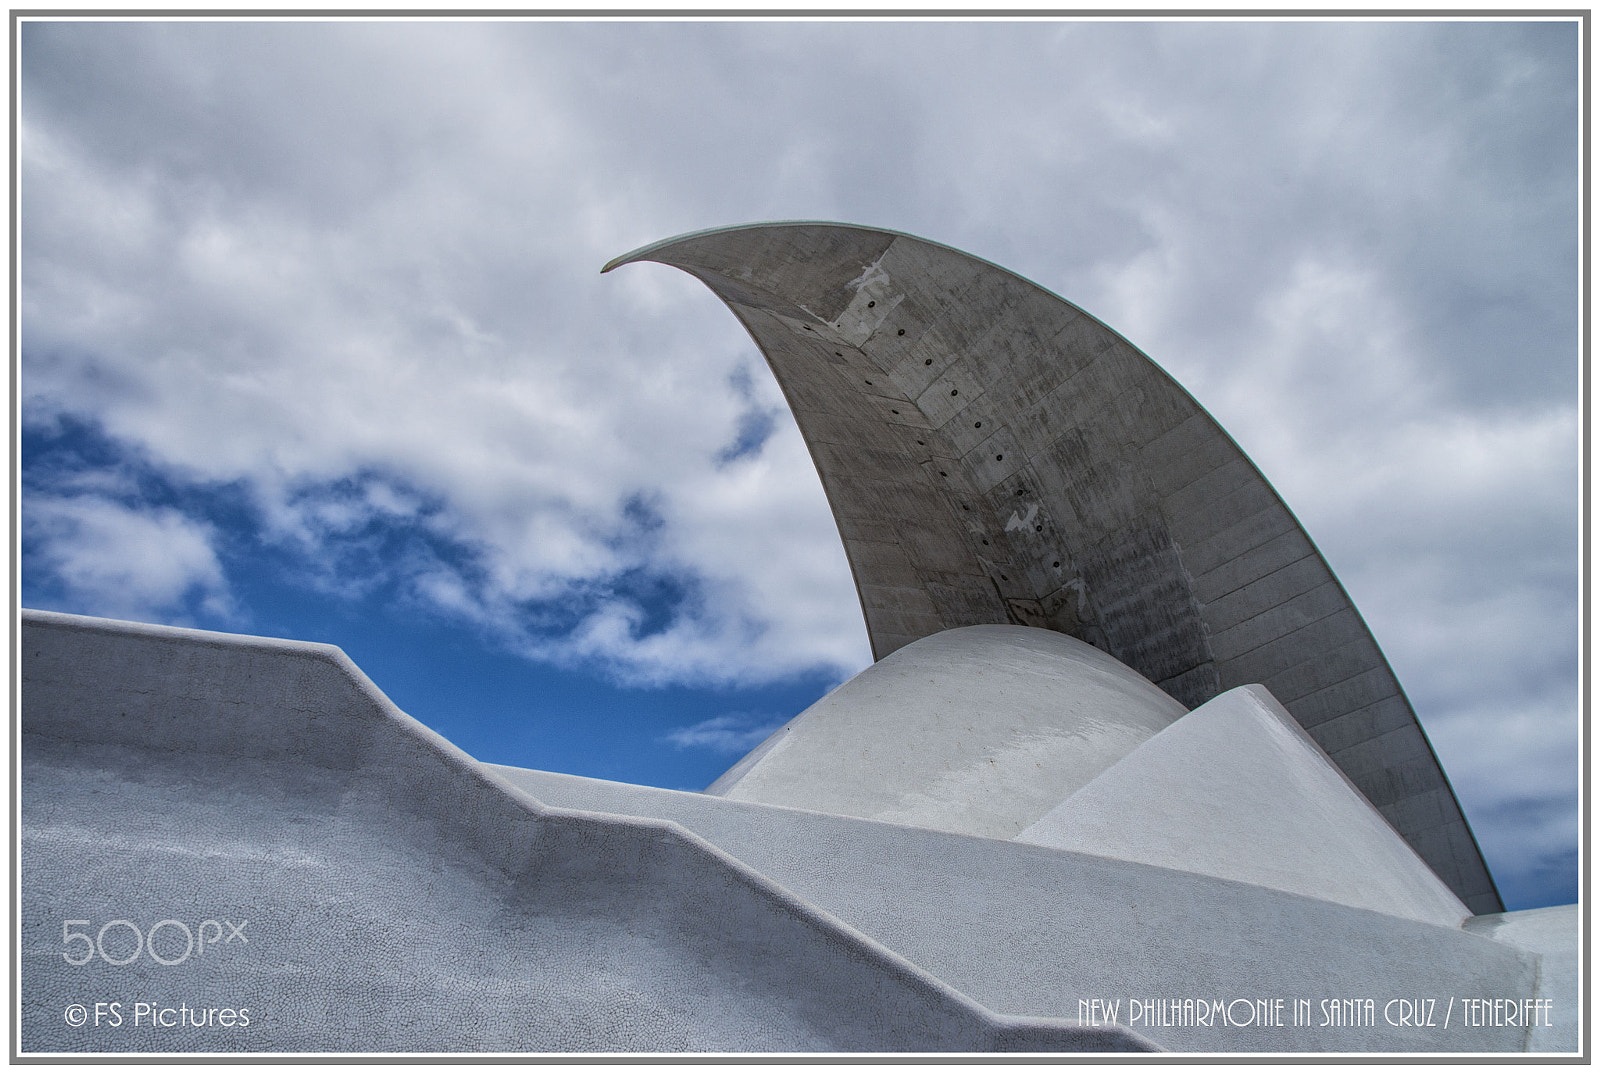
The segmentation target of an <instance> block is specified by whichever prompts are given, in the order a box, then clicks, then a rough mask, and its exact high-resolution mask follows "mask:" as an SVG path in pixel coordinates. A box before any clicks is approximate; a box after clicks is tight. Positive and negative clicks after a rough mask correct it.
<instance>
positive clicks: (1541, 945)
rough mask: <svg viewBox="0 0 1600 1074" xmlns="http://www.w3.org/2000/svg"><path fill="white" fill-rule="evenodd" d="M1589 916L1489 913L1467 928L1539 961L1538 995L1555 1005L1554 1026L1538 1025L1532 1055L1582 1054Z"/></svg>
mask: <svg viewBox="0 0 1600 1074" xmlns="http://www.w3.org/2000/svg"><path fill="white" fill-rule="evenodd" d="M1582 925H1583V915H1582V914H1581V913H1579V907H1577V906H1545V907H1541V908H1540V909H1537V910H1514V911H1512V912H1510V913H1504V914H1484V915H1483V916H1482V917H1475V918H1473V919H1472V920H1471V921H1468V922H1467V923H1466V924H1465V925H1463V926H1462V928H1463V929H1465V930H1466V931H1467V932H1472V933H1476V934H1477V935H1479V936H1488V937H1491V938H1492V939H1495V940H1498V941H1499V942H1500V943H1506V944H1511V945H1512V946H1514V947H1519V948H1521V949H1522V950H1524V951H1531V952H1533V953H1535V954H1537V955H1538V956H1539V986H1538V994H1539V996H1540V997H1542V998H1546V999H1549V1000H1550V1001H1551V1004H1550V1006H1551V1014H1552V1017H1551V1018H1549V1019H1548V1020H1549V1022H1550V1023H1551V1024H1550V1025H1545V1024H1544V1022H1543V1021H1535V1022H1534V1024H1532V1025H1530V1026H1529V1027H1528V1034H1527V1037H1526V1039H1525V1041H1524V1044H1523V1049H1524V1050H1525V1051H1530V1052H1575V1051H1577V1050H1578V1049H1579V1047H1580V1046H1581V1045H1580V1039H1579V1036H1580V1033H1581V1031H1582V1026H1583V1020H1582V1018H1580V1017H1579V1012H1581V1011H1582V1010H1583V1009H1584V1008H1583V1006H1582V1002H1583V999H1584V991H1585V990H1584V989H1582V988H1580V987H1579V980H1580V978H1581V975H1582V972H1583V965H1582V962H1581V960H1580V959H1579V957H1578V953H1579V952H1580V951H1581V950H1582V949H1583V947H1582V939H1583V936H1582V932H1581V931H1580V930H1581V928H1582Z"/></svg>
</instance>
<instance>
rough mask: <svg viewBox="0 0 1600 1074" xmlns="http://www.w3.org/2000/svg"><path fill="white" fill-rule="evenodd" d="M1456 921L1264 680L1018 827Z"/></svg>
mask: <svg viewBox="0 0 1600 1074" xmlns="http://www.w3.org/2000/svg"><path fill="white" fill-rule="evenodd" d="M1017 840H1018V841H1019V842H1023V843H1034V844H1037V845H1039V846H1049V847H1056V848H1057V849H1060V850H1076V851H1080V852H1083V853H1086V854H1101V855H1104V856H1106V857H1112V858H1120V859H1122V860H1125V861H1138V862H1144V863H1145V864H1147V865H1160V866H1163V867H1165V868H1169V869H1183V870H1185V871H1187V872H1195V873H1204V874H1205V875H1207V876H1219V877H1223V878H1225V879H1228V880H1242V881H1244V882H1245V883H1248V884H1260V885H1262V886H1263V887H1270V888H1277V889H1278V890H1280V891H1292V892H1295V893H1297V894H1301V895H1309V896H1311V897H1312V898H1317V899H1327V900H1328V901H1330V902H1337V903H1342V904H1344V905H1346V906H1355V907H1359V908H1361V909H1364V910H1376V911H1378V912H1379V913H1385V914H1393V915H1395V916H1396V917H1408V918H1411V919H1413V920H1416V921H1425V922H1428V923H1430V924H1434V925H1442V926H1444V927H1446V928H1455V927H1456V926H1458V925H1460V924H1461V922H1462V921H1463V920H1465V919H1466V918H1467V917H1469V916H1471V911H1469V910H1468V909H1467V908H1466V906H1464V905H1463V904H1462V902H1461V900H1459V899H1457V898H1456V897H1455V895H1454V894H1452V893H1451V891H1450V889H1449V888H1447V887H1445V885H1444V884H1443V883H1442V882H1441V881H1440V880H1439V878H1438V877H1436V876H1435V875H1434V874H1433V872H1432V870H1430V869H1429V868H1428V866H1427V865H1426V864H1425V863H1424V862H1423V861H1422V859H1421V858H1419V857H1417V854H1416V852H1415V851H1414V850H1412V849H1411V848H1410V847H1409V846H1407V845H1406V843H1405V841H1404V840H1403V839H1401V838H1400V835H1399V833H1398V832H1396V831H1395V830H1394V828H1393V827H1392V826H1391V825H1390V824H1389V822H1388V821H1386V820H1384V819H1383V817H1382V816H1380V815H1379V814H1378V812H1377V811H1376V810H1375V809H1373V808H1372V806H1371V804H1370V803H1368V802H1367V800H1366V799H1365V798H1363V797H1362V796H1361V792H1360V791H1358V790H1356V788H1355V786H1354V785H1353V784H1352V783H1351V782H1350V781H1349V780H1348V779H1347V778H1346V777H1345V775H1344V773H1343V772H1341V771H1339V768H1338V766H1337V765H1335V764H1334V763H1333V761H1332V760H1330V759H1329V757H1328V755H1327V754H1325V753H1323V752H1322V750H1321V749H1320V748H1318V746H1317V744H1316V743H1315V742H1314V741H1312V740H1311V738H1310V736H1309V735H1307V734H1306V733H1305V731H1303V730H1302V729H1301V727H1300V725H1299V724H1298V723H1296V722H1295V720H1294V718H1293V717H1292V716H1290V715H1289V713H1288V712H1286V711H1284V708H1283V706H1281V705H1279V704H1278V703H1277V702H1276V701H1275V700H1273V697H1272V695H1271V694H1270V693H1268V692H1267V691H1266V690H1265V689H1263V688H1261V687H1260V686H1241V687H1239V688H1237V689H1234V690H1229V691H1228V692H1227V693H1225V694H1222V695H1221V696H1219V697H1216V698H1214V699H1213V700H1211V701H1208V702H1206V703H1205V704H1204V705H1201V706H1200V707H1199V708H1197V709H1195V710H1194V711H1193V712H1191V713H1189V714H1188V715H1187V716H1184V717H1183V718H1182V719H1180V720H1178V721H1177V722H1175V723H1173V724H1172V725H1171V726H1170V727H1168V728H1167V729H1166V730H1164V731H1162V732H1160V733H1159V734H1157V735H1155V736H1154V737H1152V738H1150V739H1147V740H1146V741H1145V742H1144V743H1143V744H1142V745H1140V746H1139V747H1138V748H1137V749H1135V750H1133V751H1132V752H1131V753H1129V754H1128V755H1127V756H1126V757H1124V758H1122V760H1120V761H1118V762H1117V763H1116V764H1114V765H1112V766H1111V767H1110V768H1108V769H1106V771H1104V772H1102V773H1101V774H1100V775H1099V776H1096V777H1095V778H1094V779H1093V780H1091V781H1090V782H1089V783H1088V784H1086V785H1085V786H1084V787H1082V788H1081V789H1080V790H1078V792H1077V793H1076V794H1073V795H1072V796H1071V797H1069V798H1068V799H1067V800H1066V801H1064V802H1062V803H1061V804H1060V805H1058V806H1057V807H1056V808H1055V809H1052V810H1051V811H1050V812H1049V813H1047V814H1045V815H1044V817H1043V818H1041V819H1040V820H1039V821H1038V822H1037V823H1036V824H1033V825H1032V826H1031V827H1029V828H1028V829H1027V830H1025V831H1024V832H1022V834H1021V835H1018V836H1017Z"/></svg>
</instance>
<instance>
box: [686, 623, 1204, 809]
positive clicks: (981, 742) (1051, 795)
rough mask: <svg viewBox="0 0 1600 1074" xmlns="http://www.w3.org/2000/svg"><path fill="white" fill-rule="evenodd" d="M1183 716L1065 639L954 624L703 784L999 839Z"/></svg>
mask: <svg viewBox="0 0 1600 1074" xmlns="http://www.w3.org/2000/svg"><path fill="white" fill-rule="evenodd" d="M1185 711H1186V710H1185V708H1184V707H1183V705H1181V704H1179V703H1178V702H1177V701H1175V700H1173V699H1172V698H1171V697H1169V696H1168V695H1167V694H1165V693H1163V692H1162V691H1161V690H1160V689H1159V688H1158V687H1156V686H1155V685H1154V684H1153V683H1151V682H1150V681H1149V680H1148V679H1146V678H1144V677H1143V676H1142V675H1140V674H1139V673H1138V672H1136V671H1134V670H1133V669H1131V668H1129V667H1127V666H1125V665H1124V664H1122V663H1120V662H1119V661H1117V660H1116V659H1115V658H1113V657H1110V656H1107V655H1106V654H1105V653H1103V652H1101V651H1100V650H1098V649H1096V648H1094V647H1093V646H1091V645H1088V644H1086V643H1085V642H1081V641H1079V640H1078V639H1076V638H1072V637H1068V636H1067V635H1065V634H1058V633H1056V632H1054V631H1051V630H1041V629H1038V628H1035V627H1021V626H973V627H960V628H957V629H955V630H946V631H943V632H941V633H938V634H933V635H930V636H929V637H926V638H922V639H920V640H918V641H915V642H912V643H911V644H909V645H907V646H904V647H903V648H900V649H897V650H895V651H894V652H893V653H890V654H889V655H888V656H886V657H884V658H883V659H882V660H880V661H878V662H877V663H876V664H873V665H872V666H871V667H869V668H867V669H866V670H865V671H863V672H861V673H860V674H859V675H857V676H856V677H855V678H853V679H851V680H850V681H849V682H846V683H845V684H844V685H842V686H840V687H839V688H838V689H836V690H834V691H833V692H832V693H830V694H828V696H826V697H824V698H823V699H822V700H820V701H818V702H817V703H816V704H815V705H812V706H811V707H810V708H809V709H807V710H806V711H804V712H802V713H801V714H800V715H799V716H796V717H795V718H794V719H793V720H791V721H789V723H788V724H786V725H784V726H783V727H782V728H780V729H779V730H778V731H777V732H776V733H774V734H773V735H772V737H771V738H769V739H767V741H765V742H763V743H762V744H761V745H760V746H757V747H756V748H755V749H754V750H753V751H751V753H750V754H749V756H747V757H745V758H744V759H743V760H742V761H740V762H739V763H738V764H736V765H734V766H733V768H731V769H729V770H728V772H727V773H726V774H725V775H723V776H722V778H721V779H719V780H717V782H716V783H713V784H712V785H711V787H710V788H708V792H709V793H712V794H721V795H724V796H726V797H728V798H732V799H738V800H742V801H750V802H763V803H766V804H769V805H784V806H795V807H799V808H802V809H815V810H819V811H822V812H828V813H842V814H844V815H846V816H853V817H865V818H868V819H871V820H883V821H892V822H895V823H899V824H914V825H918V826H920V827H925V828H937V829H939V830H941V831H950V832H962V833H965V834H968V835H982V836H990V837H993V838H999V839H1010V838H1012V837H1013V836H1015V835H1016V834H1017V833H1018V832H1020V831H1022V829H1024V828H1026V827H1027V826H1028V825H1030V824H1032V823H1033V822H1034V821H1036V820H1038V819H1039V818H1040V817H1042V816H1043V815H1044V814H1045V813H1046V812H1048V811H1049V810H1050V809H1051V808H1052V807H1053V806H1055V805H1056V804H1057V803H1058V802H1060V801H1061V800H1062V799H1063V798H1065V797H1067V796H1068V795H1070V794H1071V793H1072V792H1073V791H1075V790H1077V789H1078V788H1079V787H1081V786H1083V785H1084V784H1085V783H1087V782H1088V781H1089V780H1091V779H1093V778H1094V777H1095V776H1097V775H1098V774H1099V773H1100V772H1102V771H1103V770H1105V769H1106V768H1108V767H1109V766H1111V765H1112V764H1114V763H1115V762H1116V761H1117V760H1119V759H1120V758H1122V757H1123V756H1124V755H1126V754H1127V753H1128V752H1130V751H1131V750H1133V749H1134V748H1135V747H1136V746H1138V745H1139V744H1140V743H1142V742H1144V741H1145V740H1146V739H1147V738H1149V737H1150V736H1151V735H1153V734H1155V733H1156V732H1157V731H1160V730H1162V729H1163V728H1165V727H1166V726H1167V725H1168V724H1170V723H1172V721H1174V720H1176V719H1177V718H1178V717H1180V716H1182V715H1183V714H1184V712H1185Z"/></svg>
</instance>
